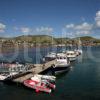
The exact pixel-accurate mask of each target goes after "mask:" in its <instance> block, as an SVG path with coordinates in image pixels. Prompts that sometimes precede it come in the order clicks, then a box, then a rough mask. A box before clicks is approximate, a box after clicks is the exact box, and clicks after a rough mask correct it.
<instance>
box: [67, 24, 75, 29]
mask: <svg viewBox="0 0 100 100" xmlns="http://www.w3.org/2000/svg"><path fill="white" fill-rule="evenodd" d="M74 27H75V25H74V24H69V25H66V28H74Z"/></svg>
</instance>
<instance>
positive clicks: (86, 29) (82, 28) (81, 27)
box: [65, 22, 93, 36]
mask: <svg viewBox="0 0 100 100" xmlns="http://www.w3.org/2000/svg"><path fill="white" fill-rule="evenodd" d="M65 28H66V34H67V35H68V34H69V35H71V36H72V35H85V34H90V33H91V31H92V29H93V24H89V23H87V22H83V23H81V24H68V25H66V27H65Z"/></svg>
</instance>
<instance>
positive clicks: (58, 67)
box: [52, 53, 70, 74]
mask: <svg viewBox="0 0 100 100" xmlns="http://www.w3.org/2000/svg"><path fill="white" fill-rule="evenodd" d="M69 66H70V61H69V60H68V58H67V56H66V54H64V53H58V54H57V56H56V62H55V64H54V65H53V66H52V68H53V69H52V72H54V74H60V73H63V72H66V71H68V68H69Z"/></svg>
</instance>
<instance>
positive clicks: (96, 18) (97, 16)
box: [95, 11, 100, 27]
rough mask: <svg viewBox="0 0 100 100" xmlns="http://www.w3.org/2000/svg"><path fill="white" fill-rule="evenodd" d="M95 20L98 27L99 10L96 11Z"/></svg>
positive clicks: (99, 21) (99, 24)
mask: <svg viewBox="0 0 100 100" xmlns="http://www.w3.org/2000/svg"><path fill="white" fill-rule="evenodd" d="M95 21H96V26H97V27H100V11H97V13H96V17H95Z"/></svg>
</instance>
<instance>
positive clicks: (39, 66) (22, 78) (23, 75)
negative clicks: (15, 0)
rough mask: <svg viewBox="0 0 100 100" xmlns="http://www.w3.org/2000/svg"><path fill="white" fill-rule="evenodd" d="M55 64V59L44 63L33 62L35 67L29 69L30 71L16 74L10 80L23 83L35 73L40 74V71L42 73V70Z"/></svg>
mask: <svg viewBox="0 0 100 100" xmlns="http://www.w3.org/2000/svg"><path fill="white" fill-rule="evenodd" d="M53 64H55V60H52V61H49V62H46V63H44V64H33V66H35V67H34V68H32V69H31V70H29V71H28V72H24V73H21V74H18V75H15V76H13V77H11V78H10V79H9V80H11V81H12V82H16V83H23V82H24V81H25V80H27V79H29V78H31V77H32V76H34V74H39V73H42V72H44V71H46V70H48V69H50V68H51V66H52V65H53ZM31 66H32V64H31Z"/></svg>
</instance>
